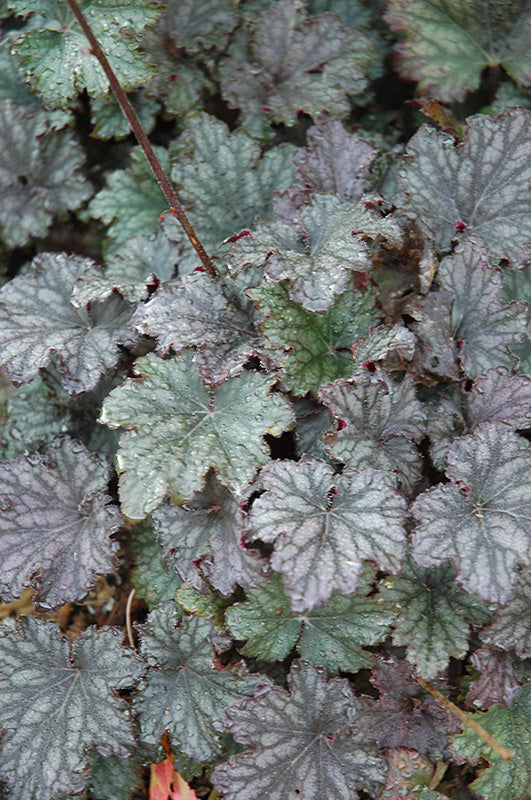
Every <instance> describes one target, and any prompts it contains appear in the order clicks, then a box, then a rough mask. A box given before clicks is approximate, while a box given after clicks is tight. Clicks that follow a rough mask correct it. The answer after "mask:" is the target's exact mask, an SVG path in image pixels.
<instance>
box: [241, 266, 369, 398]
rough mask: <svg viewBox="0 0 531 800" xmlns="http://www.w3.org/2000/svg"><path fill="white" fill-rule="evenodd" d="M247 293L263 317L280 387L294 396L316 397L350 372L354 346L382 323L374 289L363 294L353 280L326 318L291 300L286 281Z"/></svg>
mask: <svg viewBox="0 0 531 800" xmlns="http://www.w3.org/2000/svg"><path fill="white" fill-rule="evenodd" d="M248 294H249V297H251V298H252V299H253V300H254V301H255V302H256V303H257V307H258V309H259V311H260V312H261V313H262V314H263V315H264V316H265V319H264V320H263V321H262V322H261V323H260V330H261V331H262V333H263V334H264V336H265V337H266V339H267V340H268V342H270V344H271V348H272V351H273V352H275V350H276V351H277V352H278V358H277V361H278V364H279V367H280V369H279V374H280V377H281V380H282V383H283V385H284V386H285V387H286V389H288V391H290V392H292V393H293V394H294V395H298V396H300V395H304V394H306V393H307V392H311V393H312V394H313V395H314V396H316V395H317V392H318V391H319V388H320V387H321V386H322V385H323V384H325V383H329V382H330V381H333V380H335V379H336V378H340V377H342V376H344V375H348V374H350V372H351V371H352V358H351V352H350V347H351V345H352V343H353V342H355V341H356V340H357V339H358V338H359V337H360V336H361V335H363V334H367V333H368V331H369V330H370V329H371V327H372V325H375V324H377V323H378V322H379V320H380V313H379V311H378V310H377V309H376V307H375V301H376V293H375V291H374V289H373V288H372V287H369V288H368V289H367V290H366V291H361V290H360V289H357V288H356V287H355V285H354V281H353V280H352V279H351V280H350V281H349V285H348V286H347V288H346V290H345V291H344V292H343V293H342V294H340V295H338V296H337V297H336V298H335V302H334V305H333V306H332V307H331V308H330V309H328V311H327V312H326V313H324V314H314V313H312V312H311V311H307V310H306V309H305V308H303V307H302V306H301V305H299V304H298V303H294V302H293V301H292V300H290V299H289V296H288V287H287V283H286V282H284V283H279V284H274V285H272V286H271V285H270V284H269V285H268V284H266V283H264V284H262V285H260V286H257V287H256V288H255V289H252V290H250V291H249V293H248ZM273 348H274V349H273Z"/></svg>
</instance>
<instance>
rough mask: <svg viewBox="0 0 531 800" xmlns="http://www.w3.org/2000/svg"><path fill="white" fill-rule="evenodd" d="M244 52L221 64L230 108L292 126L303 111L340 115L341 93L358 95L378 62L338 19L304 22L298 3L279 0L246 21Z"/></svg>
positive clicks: (368, 45)
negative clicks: (262, 114) (255, 18)
mask: <svg viewBox="0 0 531 800" xmlns="http://www.w3.org/2000/svg"><path fill="white" fill-rule="evenodd" d="M248 28H249V31H248V33H247V37H248V41H247V44H246V51H244V52H235V53H234V55H233V56H232V57H231V58H229V59H228V60H227V61H226V62H225V64H223V66H222V78H221V88H222V94H223V97H224V99H225V100H226V101H227V102H228V103H229V105H230V106H231V107H232V108H241V109H242V110H243V111H245V112H246V113H251V114H254V115H260V114H261V113H262V112H263V111H264V110H266V111H267V112H268V113H270V115H271V117H272V119H273V121H274V122H284V123H285V124H286V125H294V124H295V123H296V121H297V114H298V113H299V112H300V111H304V112H305V113H307V114H310V115H311V116H315V115H316V114H318V113H319V112H321V111H324V110H326V111H329V112H330V113H332V114H337V115H338V116H346V115H347V114H348V111H349V104H348V100H347V97H346V95H347V94H350V95H356V94H360V93H361V92H362V91H363V90H364V89H365V88H366V86H367V84H368V73H369V72H370V71H371V69H372V68H374V65H375V62H377V61H378V54H377V50H376V47H375V46H374V44H373V43H372V42H371V40H370V39H369V38H368V37H367V36H365V34H364V33H362V32H360V31H354V30H352V29H350V28H347V27H346V26H345V24H344V23H343V21H342V20H341V18H340V17H338V16H335V15H333V14H323V15H321V16H317V17H311V18H309V19H307V18H306V15H305V12H304V9H303V4H302V3H300V2H298V1H297V0H281V1H280V2H278V3H274V4H272V5H271V6H270V7H269V8H267V9H266V10H265V11H264V12H263V14H261V15H260V17H259V18H258V19H257V20H256V21H249V23H248Z"/></svg>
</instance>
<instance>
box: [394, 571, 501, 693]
mask: <svg viewBox="0 0 531 800" xmlns="http://www.w3.org/2000/svg"><path fill="white" fill-rule="evenodd" d="M380 593H381V597H382V598H383V599H384V600H394V602H395V603H396V604H397V609H398V612H397V618H396V620H395V623H394V632H393V643H394V644H395V645H398V646H402V647H404V646H405V647H407V659H408V661H409V662H410V664H414V665H415V666H416V668H417V672H418V674H419V675H420V676H421V677H422V678H426V679H428V680H431V679H432V678H434V677H435V676H436V675H437V673H438V672H441V671H442V670H443V669H445V668H446V667H447V666H448V662H449V660H450V656H453V657H454V658H463V656H464V655H465V654H466V652H467V650H468V636H469V634H470V623H473V624H474V625H483V624H484V623H485V622H488V620H489V618H490V614H489V611H488V608H487V607H486V606H485V605H484V604H483V603H482V602H481V601H479V600H477V599H476V598H474V597H472V596H471V595H469V594H466V592H463V590H462V589H459V588H458V587H457V586H456V585H455V573H454V571H453V569H452V568H451V567H449V566H448V565H447V564H441V565H440V566H438V567H433V568H432V569H423V568H422V567H417V566H416V565H415V564H413V563H412V562H411V561H410V560H409V559H408V561H407V563H406V565H405V566H404V568H403V569H402V572H401V574H400V575H398V576H396V577H389V578H386V579H384V580H383V581H381V583H380Z"/></svg>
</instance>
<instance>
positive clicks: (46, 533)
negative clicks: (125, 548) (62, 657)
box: [0, 439, 122, 607]
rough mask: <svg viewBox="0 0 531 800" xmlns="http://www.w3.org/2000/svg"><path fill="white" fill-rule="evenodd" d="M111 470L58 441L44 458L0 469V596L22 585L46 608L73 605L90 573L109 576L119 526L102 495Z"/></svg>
mask: <svg viewBox="0 0 531 800" xmlns="http://www.w3.org/2000/svg"><path fill="white" fill-rule="evenodd" d="M109 473H110V470H109V466H108V464H107V462H106V460H105V459H103V458H102V457H98V456H95V455H91V454H89V453H88V451H87V450H86V448H85V447H83V445H81V444H79V443H77V442H72V441H71V440H69V439H57V440H55V441H54V442H53V443H52V444H51V445H50V447H49V448H48V451H47V453H46V455H45V456H41V455H38V454H32V455H29V456H21V457H20V458H18V459H17V460H16V461H7V462H4V463H3V464H0V476H1V478H0V487H1V488H0V564H1V569H0V573H1V576H2V577H1V580H0V592H1V594H2V595H3V596H4V597H5V598H9V599H12V598H14V597H18V596H19V595H20V594H21V592H22V590H23V589H24V588H25V587H26V586H28V585H30V584H31V585H34V586H37V599H38V600H39V602H40V603H41V605H44V606H47V607H54V606H59V605H61V603H64V602H67V601H73V600H78V599H79V598H81V597H83V596H84V595H86V594H87V592H88V590H89V588H90V587H91V586H92V585H93V584H94V581H95V573H99V574H101V573H105V572H112V571H113V569H114V558H113V556H114V553H115V552H116V550H117V548H118V546H117V544H116V543H114V542H112V541H110V539H109V537H110V536H111V535H112V534H113V533H116V531H117V530H118V529H119V527H120V525H121V523H122V517H121V515H120V513H119V511H118V508H117V507H116V506H114V505H112V503H111V498H110V497H109V495H108V494H107V493H106V491H107V483H108V481H109Z"/></svg>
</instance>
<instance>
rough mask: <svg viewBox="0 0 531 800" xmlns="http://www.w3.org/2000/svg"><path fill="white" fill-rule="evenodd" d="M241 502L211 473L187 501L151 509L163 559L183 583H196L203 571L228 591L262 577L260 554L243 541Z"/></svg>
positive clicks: (244, 527) (216, 587) (220, 588)
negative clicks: (198, 490)
mask: <svg viewBox="0 0 531 800" xmlns="http://www.w3.org/2000/svg"><path fill="white" fill-rule="evenodd" d="M241 500H242V498H241V497H240V498H238V497H237V496H236V495H234V494H233V493H232V492H230V491H229V490H228V489H226V488H225V487H224V486H221V485H220V484H219V483H218V481H217V480H216V478H215V477H214V475H213V474H212V473H210V474H209V475H208V477H207V480H206V485H205V488H204V489H203V490H202V491H201V492H198V493H197V494H196V495H194V496H193V497H192V499H191V500H190V501H189V502H188V503H186V504H185V505H183V506H182V507H180V508H179V507H177V506H170V505H164V506H162V507H161V508H158V509H157V510H156V511H155V513H154V514H153V517H152V519H153V528H154V530H155V532H156V533H157V536H158V540H159V542H160V544H161V547H162V551H163V554H164V556H165V560H166V561H168V562H169V563H172V562H173V565H174V567H175V569H176V570H177V572H178V573H179V575H180V576H181V578H182V579H183V580H184V581H191V582H192V583H193V584H194V585H197V583H198V578H199V575H202V576H203V577H205V578H207V579H208V580H209V582H210V583H211V584H212V586H213V587H214V588H215V589H217V590H218V591H219V592H221V594H225V595H229V594H232V592H233V591H234V588H235V586H236V585H237V584H239V585H240V586H257V585H259V584H260V583H261V582H262V581H263V580H264V577H263V574H262V571H263V568H264V566H265V564H264V561H263V560H262V559H261V558H260V554H259V553H258V552H257V551H256V550H254V551H252V550H247V549H246V548H245V547H244V545H243V537H244V534H245V531H246V528H247V525H246V517H245V515H244V513H243V511H242V510H241V508H240V504H241Z"/></svg>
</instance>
